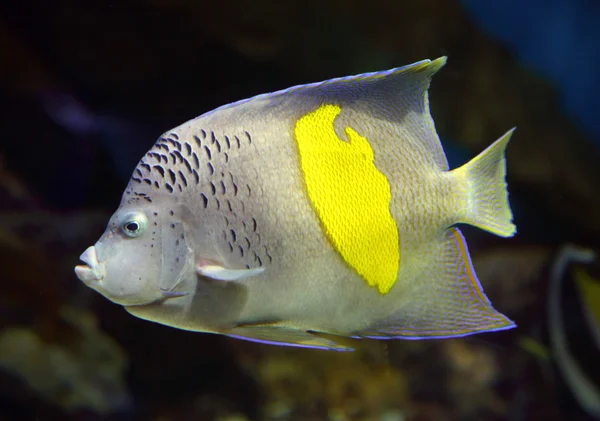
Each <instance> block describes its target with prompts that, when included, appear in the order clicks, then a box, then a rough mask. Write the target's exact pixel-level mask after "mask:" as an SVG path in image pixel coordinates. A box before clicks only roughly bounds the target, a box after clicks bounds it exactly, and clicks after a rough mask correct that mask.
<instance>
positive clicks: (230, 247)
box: [227, 241, 233, 253]
mask: <svg viewBox="0 0 600 421" xmlns="http://www.w3.org/2000/svg"><path fill="white" fill-rule="evenodd" d="M227 245H228V246H229V252H231V253H233V244H231V243H230V242H229V241H228V242H227Z"/></svg>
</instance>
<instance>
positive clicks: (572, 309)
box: [547, 244, 600, 419]
mask: <svg viewBox="0 0 600 421" xmlns="http://www.w3.org/2000/svg"><path fill="white" fill-rule="evenodd" d="M591 269H596V270H595V272H596V274H597V273H599V272H598V270H597V269H598V254H597V252H596V251H595V250H593V249H590V248H587V247H583V246H580V245H576V244H565V245H564V246H563V247H562V248H561V249H560V250H559V252H558V253H557V257H556V259H555V261H554V263H553V265H552V267H551V271H550V288H549V292H548V297H547V319H548V337H549V340H548V342H549V350H550V354H551V356H552V359H553V361H554V364H555V366H556V369H557V371H558V372H559V374H560V377H561V378H562V380H563V381H564V383H565V385H566V386H567V389H568V390H569V391H570V393H571V395H572V396H573V398H574V400H575V401H576V402H577V404H578V405H579V407H580V408H581V409H582V410H583V411H585V412H586V413H587V414H588V415H590V416H592V417H594V419H600V370H598V368H597V364H596V362H595V361H596V360H597V358H598V357H600V277H598V276H594V275H593V272H592V270H591Z"/></svg>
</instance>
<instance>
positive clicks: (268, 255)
mask: <svg viewBox="0 0 600 421" xmlns="http://www.w3.org/2000/svg"><path fill="white" fill-rule="evenodd" d="M263 248H264V249H265V254H266V255H267V258H268V259H269V263H271V262H272V261H273V258H272V257H271V255H270V254H269V250H268V249H267V246H263Z"/></svg>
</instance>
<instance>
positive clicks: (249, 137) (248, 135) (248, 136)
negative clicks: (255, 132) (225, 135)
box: [244, 131, 252, 143]
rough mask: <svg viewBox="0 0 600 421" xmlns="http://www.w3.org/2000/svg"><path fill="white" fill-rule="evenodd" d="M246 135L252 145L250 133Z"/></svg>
mask: <svg viewBox="0 0 600 421" xmlns="http://www.w3.org/2000/svg"><path fill="white" fill-rule="evenodd" d="M244 133H245V134H246V137H247V138H248V143H252V137H251V136H250V133H248V132H246V131H245V132H244Z"/></svg>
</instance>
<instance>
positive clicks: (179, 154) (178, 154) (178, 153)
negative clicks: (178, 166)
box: [173, 151, 185, 163]
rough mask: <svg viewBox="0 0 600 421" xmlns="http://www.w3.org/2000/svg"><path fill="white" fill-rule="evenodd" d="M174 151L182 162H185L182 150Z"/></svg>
mask: <svg viewBox="0 0 600 421" xmlns="http://www.w3.org/2000/svg"><path fill="white" fill-rule="evenodd" d="M173 153H174V154H175V155H176V156H177V158H179V162H180V163H183V161H185V158H184V157H183V155H182V154H181V152H179V151H174V152H173Z"/></svg>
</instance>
